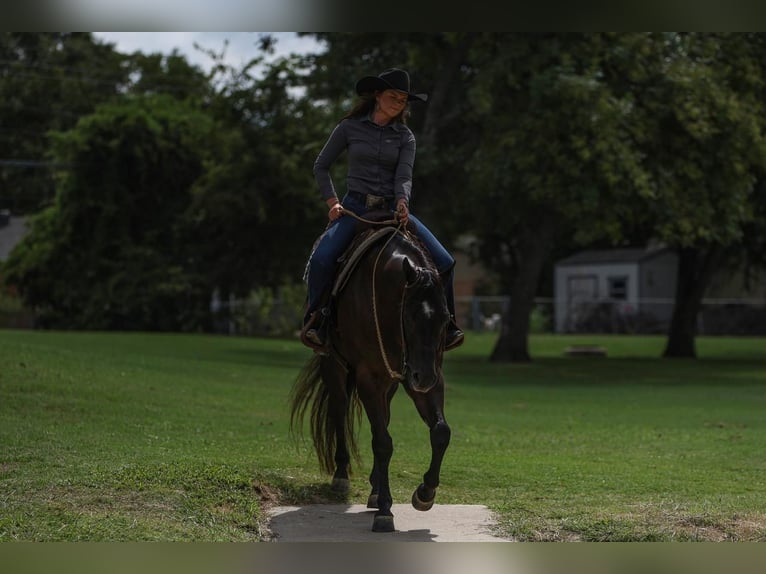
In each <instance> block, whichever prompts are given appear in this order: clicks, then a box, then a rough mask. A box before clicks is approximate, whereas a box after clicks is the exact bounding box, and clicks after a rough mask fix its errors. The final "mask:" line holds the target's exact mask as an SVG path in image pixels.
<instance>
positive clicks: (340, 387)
mask: <svg viewBox="0 0 766 574" xmlns="http://www.w3.org/2000/svg"><path fill="white" fill-rule="evenodd" d="M326 362H327V364H323V366H322V378H323V379H324V380H325V382H326V383H327V385H328V390H329V393H330V396H329V403H328V409H329V413H328V414H329V416H330V419H331V420H332V424H333V426H334V430H335V455H334V459H335V472H334V474H333V477H332V485H331V488H332V490H333V491H335V492H338V493H342V494H345V493H347V492H348V491H349V490H350V489H351V483H350V482H349V479H348V468H349V463H350V456H349V450H348V445H347V444H346V425H347V424H348V422H347V421H346V415H347V413H348V408H349V401H350V397H349V392H348V385H347V382H348V380H349V377H350V374H349V373H348V371H347V370H346V369H345V368H344V367H343V366H342V365H341V364H339V363H338V362H337V361H335V360H333V359H332V358H328V359H326Z"/></svg>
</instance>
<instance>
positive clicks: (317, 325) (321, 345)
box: [301, 307, 329, 354]
mask: <svg viewBox="0 0 766 574" xmlns="http://www.w3.org/2000/svg"><path fill="white" fill-rule="evenodd" d="M327 315H329V311H328V310H327V308H326V307H324V308H322V309H319V310H318V311H314V312H313V313H312V314H311V316H310V317H309V319H308V321H306V324H305V325H304V326H303V329H301V342H302V343H303V344H304V345H306V346H307V347H309V348H311V349H314V351H315V352H317V353H321V354H327V350H328V349H327V321H328V318H327Z"/></svg>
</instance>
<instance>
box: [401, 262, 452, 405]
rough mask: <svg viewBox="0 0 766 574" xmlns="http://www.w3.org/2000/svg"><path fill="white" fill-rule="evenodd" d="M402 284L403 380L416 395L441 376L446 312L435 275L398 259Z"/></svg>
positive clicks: (432, 271)
mask: <svg viewBox="0 0 766 574" xmlns="http://www.w3.org/2000/svg"><path fill="white" fill-rule="evenodd" d="M402 266H403V270H404V277H405V281H406V285H405V294H404V299H403V304H402V305H403V307H402V334H403V336H404V346H405V358H406V369H405V373H404V376H405V380H406V382H407V383H408V384H409V386H410V387H411V388H412V389H413V390H415V391H420V392H426V391H428V390H429V389H430V388H431V387H433V386H434V385H435V384H436V383H437V382H438V380H439V377H440V376H441V366H442V356H443V354H444V337H445V332H446V327H447V324H448V323H449V311H448V310H447V300H446V298H445V295H444V287H443V285H442V283H441V280H440V279H439V275H438V273H437V272H436V271H435V270H433V269H431V268H428V267H420V266H417V265H415V264H413V263H412V262H411V261H410V260H409V258H407V257H404V258H403V259H402Z"/></svg>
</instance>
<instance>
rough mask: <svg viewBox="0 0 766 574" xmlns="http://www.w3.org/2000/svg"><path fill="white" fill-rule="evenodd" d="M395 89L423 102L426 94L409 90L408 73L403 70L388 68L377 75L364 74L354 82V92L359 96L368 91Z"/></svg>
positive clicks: (410, 99)
mask: <svg viewBox="0 0 766 574" xmlns="http://www.w3.org/2000/svg"><path fill="white" fill-rule="evenodd" d="M383 90H397V91H399V92H404V93H405V94H407V100H408V101H410V102H411V101H412V100H420V101H421V102H425V101H426V100H427V99H428V94H415V93H413V92H411V91H410V75H409V74H408V73H407V72H406V71H405V70H400V69H399V68H390V69H388V70H386V71H384V72H381V73H380V74H378V75H377V76H365V77H364V78H362V79H361V80H359V81H358V82H357V83H356V93H357V94H359V95H360V96H361V95H362V94H367V93H370V92H382V91H383Z"/></svg>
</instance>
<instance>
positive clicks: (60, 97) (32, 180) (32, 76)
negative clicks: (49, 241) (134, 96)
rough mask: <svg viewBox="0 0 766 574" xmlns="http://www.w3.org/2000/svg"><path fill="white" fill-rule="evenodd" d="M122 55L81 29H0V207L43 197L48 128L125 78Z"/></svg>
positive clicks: (69, 121)
mask: <svg viewBox="0 0 766 574" xmlns="http://www.w3.org/2000/svg"><path fill="white" fill-rule="evenodd" d="M122 64H123V58H122V57H121V56H120V55H119V54H117V53H116V52H114V50H113V49H112V48H111V47H109V46H104V45H102V44H99V43H98V42H96V41H94V40H93V38H92V36H91V34H89V33H64V32H55V33H54V32H47V33H32V32H2V33H0V126H2V130H1V131H0V208H5V209H10V210H13V211H15V212H18V213H31V212H34V211H36V210H38V209H40V208H41V207H43V206H45V205H47V204H49V203H50V201H51V199H52V197H53V180H52V170H51V165H50V162H49V161H48V158H47V150H48V148H49V146H50V142H49V138H48V133H49V131H51V130H66V129H69V128H71V127H72V126H74V125H75V123H76V122H77V120H78V119H79V118H80V117H81V116H83V115H87V114H90V113H91V112H92V111H93V110H94V108H95V106H96V105H97V104H99V103H100V102H104V101H108V100H110V99H112V98H114V97H115V96H117V95H118V94H119V93H120V91H121V89H123V88H124V86H125V85H126V83H127V79H128V75H129V70H128V69H127V68H126V67H123V65H122Z"/></svg>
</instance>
